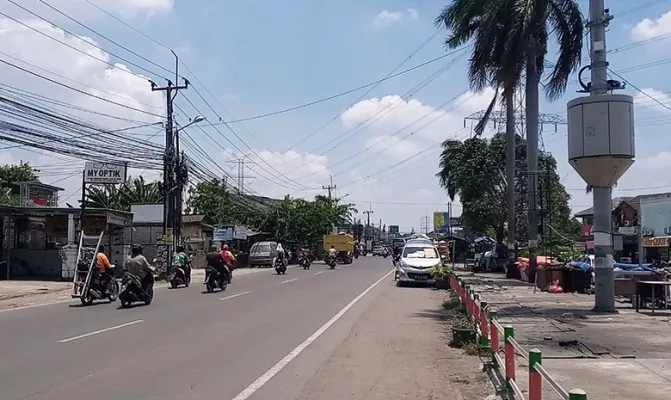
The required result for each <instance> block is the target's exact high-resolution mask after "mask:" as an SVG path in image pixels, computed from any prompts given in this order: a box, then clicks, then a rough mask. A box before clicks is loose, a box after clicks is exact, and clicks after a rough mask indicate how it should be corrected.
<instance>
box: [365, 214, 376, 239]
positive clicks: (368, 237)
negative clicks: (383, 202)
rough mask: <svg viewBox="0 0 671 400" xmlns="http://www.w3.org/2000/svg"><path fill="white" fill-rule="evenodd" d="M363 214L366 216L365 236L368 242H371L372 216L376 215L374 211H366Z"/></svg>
mask: <svg viewBox="0 0 671 400" xmlns="http://www.w3.org/2000/svg"><path fill="white" fill-rule="evenodd" d="M363 213H364V214H366V235H365V236H366V240H369V239H370V237H371V234H370V215H371V214H375V213H374V212H373V210H372V209H371V210H366V211H364V212H363Z"/></svg>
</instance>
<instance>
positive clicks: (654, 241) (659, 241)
mask: <svg viewBox="0 0 671 400" xmlns="http://www.w3.org/2000/svg"><path fill="white" fill-rule="evenodd" d="M669 245H671V236H656V237H651V238H645V240H644V241H643V247H669Z"/></svg>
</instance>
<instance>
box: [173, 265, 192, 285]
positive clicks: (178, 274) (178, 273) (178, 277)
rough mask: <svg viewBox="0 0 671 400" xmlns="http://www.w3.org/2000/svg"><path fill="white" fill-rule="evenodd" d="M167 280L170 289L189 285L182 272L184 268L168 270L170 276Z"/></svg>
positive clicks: (184, 273) (177, 267)
mask: <svg viewBox="0 0 671 400" xmlns="http://www.w3.org/2000/svg"><path fill="white" fill-rule="evenodd" d="M168 278H169V279H168V280H169V281H170V287H172V288H173V289H176V288H178V287H179V286H180V285H184V287H189V284H190V283H191V279H189V278H187V277H186V272H184V268H182V267H179V266H177V265H175V266H173V267H172V268H171V269H170V275H169V276H168Z"/></svg>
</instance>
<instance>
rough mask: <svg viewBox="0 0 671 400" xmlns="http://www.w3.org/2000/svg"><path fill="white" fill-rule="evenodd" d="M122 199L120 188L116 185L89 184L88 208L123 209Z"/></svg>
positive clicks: (87, 194) (87, 192)
mask: <svg viewBox="0 0 671 400" xmlns="http://www.w3.org/2000/svg"><path fill="white" fill-rule="evenodd" d="M120 199H121V196H120V195H119V188H117V187H116V186H114V185H105V186H89V187H87V188H86V205H85V206H86V208H104V209H108V210H121V211H123V210H124V209H123V206H122V204H121V201H120Z"/></svg>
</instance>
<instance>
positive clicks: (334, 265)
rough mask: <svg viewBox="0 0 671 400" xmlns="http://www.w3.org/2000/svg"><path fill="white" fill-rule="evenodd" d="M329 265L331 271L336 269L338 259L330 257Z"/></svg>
mask: <svg viewBox="0 0 671 400" xmlns="http://www.w3.org/2000/svg"><path fill="white" fill-rule="evenodd" d="M327 264H328V266H329V267H330V268H331V269H335V267H336V258H335V257H333V256H330V257H329V258H328V260H327Z"/></svg>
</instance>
